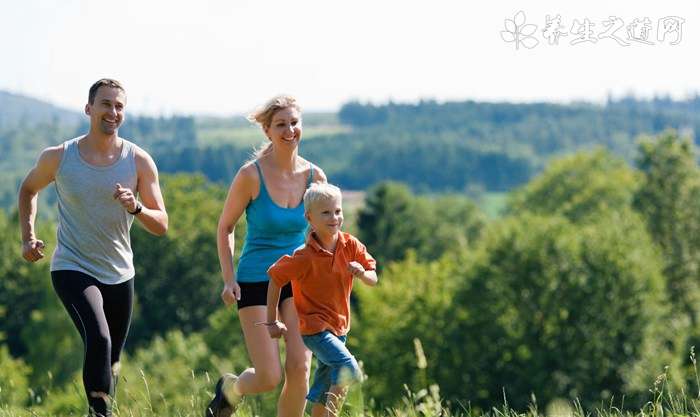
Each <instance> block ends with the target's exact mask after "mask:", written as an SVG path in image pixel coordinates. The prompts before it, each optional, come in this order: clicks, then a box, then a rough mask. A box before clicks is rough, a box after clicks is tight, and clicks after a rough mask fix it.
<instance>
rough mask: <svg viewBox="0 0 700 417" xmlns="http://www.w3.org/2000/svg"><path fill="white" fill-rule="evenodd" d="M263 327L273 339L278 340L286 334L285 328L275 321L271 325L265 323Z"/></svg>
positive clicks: (282, 324)
mask: <svg viewBox="0 0 700 417" xmlns="http://www.w3.org/2000/svg"><path fill="white" fill-rule="evenodd" d="M265 327H267V332H268V333H269V334H270V337H271V338H273V339H279V338H280V337H282V336H284V335H285V334H286V333H287V326H285V325H284V323H282V322H281V321H279V320H275V321H273V322H272V323H265Z"/></svg>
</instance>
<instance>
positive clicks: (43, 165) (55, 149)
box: [36, 144, 64, 172]
mask: <svg viewBox="0 0 700 417" xmlns="http://www.w3.org/2000/svg"><path fill="white" fill-rule="evenodd" d="M63 149H64V148H63V144H60V145H56V146H49V147H48V148H45V149H44V150H43V151H41V153H40V154H39V159H38V160H37V162H36V166H37V168H39V169H41V170H48V171H54V172H55V171H56V170H57V169H58V166H59V165H60V164H61V158H63Z"/></svg>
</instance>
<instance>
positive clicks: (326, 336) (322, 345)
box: [302, 330, 362, 404]
mask: <svg viewBox="0 0 700 417" xmlns="http://www.w3.org/2000/svg"><path fill="white" fill-rule="evenodd" d="M302 339H304V344H305V345H306V347H308V348H309V350H311V352H313V354H314V355H315V356H316V360H317V361H318V366H317V367H316V373H315V374H314V382H313V384H312V385H311V388H310V389H309V394H308V395H307V396H306V399H307V400H309V401H311V402H314V403H320V404H325V403H326V399H327V398H326V397H327V394H328V390H329V389H330V387H331V386H332V385H349V384H350V383H352V382H357V381H360V380H361V379H362V372H361V371H360V367H359V365H358V364H357V361H356V360H355V357H354V356H352V353H350V351H349V350H348V348H347V347H345V340H346V336H336V335H334V334H333V333H331V332H329V331H327V330H326V331H323V332H321V333H316V334H312V335H310V336H302Z"/></svg>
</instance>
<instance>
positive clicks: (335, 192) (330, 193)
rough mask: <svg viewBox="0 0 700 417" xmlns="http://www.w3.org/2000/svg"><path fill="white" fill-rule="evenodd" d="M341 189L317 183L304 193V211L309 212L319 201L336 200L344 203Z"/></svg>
mask: <svg viewBox="0 0 700 417" xmlns="http://www.w3.org/2000/svg"><path fill="white" fill-rule="evenodd" d="M342 198H343V197H342V194H341V192H340V188H338V187H336V186H335V185H333V184H328V183H325V182H323V183H320V182H315V183H312V184H311V186H310V187H309V188H308V189H307V190H306V192H305V193H304V210H306V211H309V210H311V207H312V206H313V205H314V204H316V203H318V202H319V201H328V200H335V199H337V200H338V201H342Z"/></svg>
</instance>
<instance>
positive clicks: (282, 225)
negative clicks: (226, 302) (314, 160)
mask: <svg viewBox="0 0 700 417" xmlns="http://www.w3.org/2000/svg"><path fill="white" fill-rule="evenodd" d="M255 168H257V170H258V175H259V176H260V193H259V194H258V197H257V198H256V199H255V200H252V201H251V202H250V203H249V204H248V207H246V209H245V214H246V221H247V222H248V231H247V232H246V237H245V243H244V244H243V251H242V252H241V258H240V260H239V261H238V270H237V273H236V277H237V280H238V281H240V282H262V281H267V280H268V279H269V278H268V276H267V269H268V268H269V267H270V266H271V265H272V264H273V263H275V262H276V261H277V260H278V259H279V258H281V257H282V256H283V255H291V254H292V253H293V252H294V250H295V249H296V248H298V247H299V246H301V245H303V244H304V241H305V239H306V232H307V230H308V227H309V225H308V222H307V221H306V218H305V217H304V201H302V202H301V203H300V204H299V205H298V206H296V207H293V208H285V207H280V206H278V205H277V203H275V202H274V201H272V198H271V197H270V194H269V193H268V192H267V188H266V187H265V181H264V179H263V174H262V170H261V169H260V165H258V161H255ZM313 175H314V167H313V164H312V165H311V172H310V173H309V180H308V182H307V184H306V187H307V188H308V187H309V185H311V179H312V178H313Z"/></svg>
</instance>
